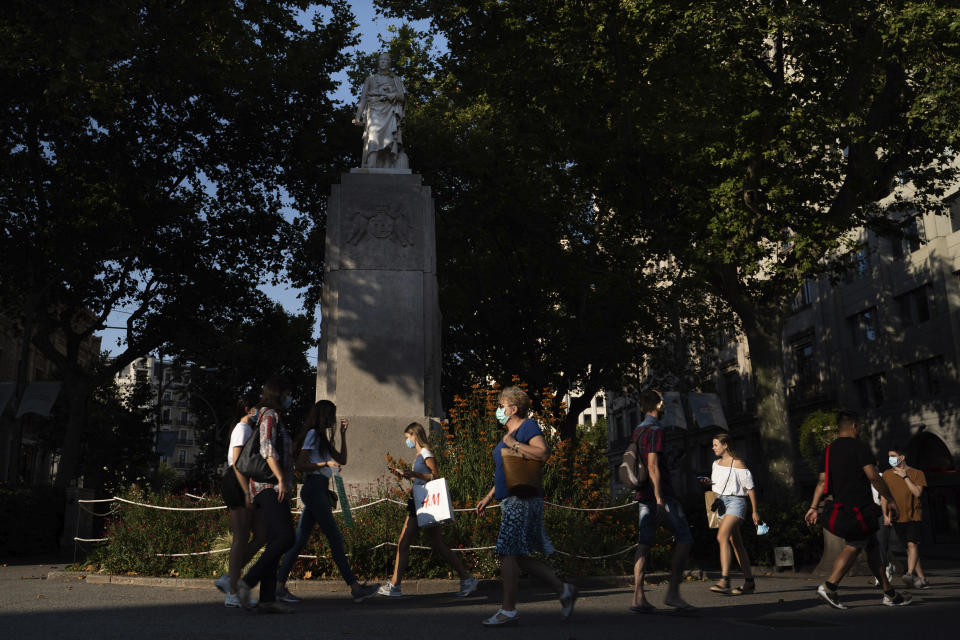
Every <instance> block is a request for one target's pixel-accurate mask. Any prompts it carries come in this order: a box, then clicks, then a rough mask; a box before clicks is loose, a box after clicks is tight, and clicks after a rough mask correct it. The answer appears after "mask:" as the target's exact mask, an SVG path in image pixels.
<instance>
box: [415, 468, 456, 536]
mask: <svg viewBox="0 0 960 640" xmlns="http://www.w3.org/2000/svg"><path fill="white" fill-rule="evenodd" d="M413 503H414V505H416V507H417V526H418V527H421V528H426V527H435V526H437V525H438V524H442V523H444V522H451V521H453V503H452V502H451V501H450V491H449V490H447V480H446V478H437V479H436V480H431V481H430V482H428V483H427V484H424V485H419V484H415V485H413Z"/></svg>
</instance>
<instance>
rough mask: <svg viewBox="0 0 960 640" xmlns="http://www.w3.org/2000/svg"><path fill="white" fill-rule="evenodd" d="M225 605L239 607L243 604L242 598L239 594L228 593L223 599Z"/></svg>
mask: <svg viewBox="0 0 960 640" xmlns="http://www.w3.org/2000/svg"><path fill="white" fill-rule="evenodd" d="M223 606H225V607H230V608H231V609H239V608H240V607H242V606H243V605H242V604H240V598H238V597H237V594H235V593H228V594H227V597H226V599H225V600H224V601H223Z"/></svg>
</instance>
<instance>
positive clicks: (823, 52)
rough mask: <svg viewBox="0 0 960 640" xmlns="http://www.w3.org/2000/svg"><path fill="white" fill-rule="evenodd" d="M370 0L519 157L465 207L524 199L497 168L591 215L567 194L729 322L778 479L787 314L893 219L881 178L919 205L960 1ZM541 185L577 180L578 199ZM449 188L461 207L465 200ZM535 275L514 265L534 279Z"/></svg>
mask: <svg viewBox="0 0 960 640" xmlns="http://www.w3.org/2000/svg"><path fill="white" fill-rule="evenodd" d="M378 4H379V5H381V6H382V7H383V8H384V10H386V11H387V12H390V13H393V14H395V15H402V16H405V17H407V18H411V19H429V20H430V21H431V28H432V30H433V31H435V32H437V33H440V34H442V35H443V36H444V38H445V40H446V42H447V47H448V50H447V53H446V54H445V55H443V56H441V57H440V58H439V64H440V67H441V73H442V77H443V78H444V79H445V82H446V86H447V90H445V91H444V93H443V98H444V100H445V101H446V103H447V104H449V105H452V106H451V107H449V108H451V109H453V110H455V112H456V113H457V114H460V115H461V116H462V117H463V118H464V119H467V120H469V121H470V122H469V124H467V125H465V127H464V128H465V129H466V130H468V131H481V132H486V133H487V134H488V135H487V136H485V139H486V140H487V142H488V144H489V145H490V146H491V147H493V148H495V149H496V150H497V152H501V151H502V149H505V152H504V156H505V157H506V158H507V159H509V158H510V157H511V153H510V150H511V146H515V147H516V148H517V151H516V153H515V156H516V157H517V158H524V159H525V160H526V162H521V163H520V164H519V166H517V165H513V164H510V163H509V161H507V162H504V163H502V164H492V163H488V164H487V165H486V166H484V167H483V169H482V176H483V178H484V179H489V180H490V181H491V182H498V183H499V184H497V187H498V189H497V191H496V193H495V194H490V193H489V192H484V191H482V190H481V191H480V192H479V194H481V195H482V196H483V199H482V200H480V198H478V200H480V203H478V205H477V207H476V208H480V207H482V206H484V205H489V206H498V205H502V204H504V201H507V202H519V203H523V204H527V202H526V201H524V200H523V199H522V197H521V199H519V200H516V199H513V198H510V197H509V196H508V195H507V193H508V192H506V191H504V189H506V188H507V187H508V186H509V182H513V183H514V184H513V187H514V189H513V191H511V192H509V193H510V194H511V195H513V194H514V193H518V194H520V195H521V196H523V195H528V196H529V199H530V200H535V201H536V202H537V203H541V204H543V205H544V206H545V207H546V208H549V209H550V210H551V211H554V212H556V211H558V209H557V208H556V206H549V205H546V202H547V200H546V196H545V194H549V195H551V196H553V195H560V196H561V197H559V198H557V201H562V202H566V203H567V204H566V206H565V207H563V209H564V210H566V211H569V212H572V213H573V214H574V217H575V216H576V215H577V214H580V218H579V219H578V220H576V221H575V222H574V224H580V225H584V224H586V221H588V220H590V219H591V215H590V214H589V211H590V210H587V211H586V213H585V212H584V209H583V207H580V208H579V211H578V207H576V206H573V204H572V203H574V202H579V203H583V202H585V198H586V195H587V194H590V195H591V196H592V198H593V203H594V206H593V207H592V209H591V210H592V211H593V212H595V215H594V216H593V217H607V218H609V220H610V223H609V224H610V226H609V232H608V233H606V234H604V235H603V240H602V242H599V241H598V242H597V243H596V244H595V245H594V246H596V247H597V248H598V253H599V249H600V248H601V247H602V248H603V249H605V250H609V247H611V246H615V243H616V242H618V241H619V242H622V243H627V242H630V241H632V240H633V239H637V238H642V239H644V240H645V241H646V242H644V243H642V245H641V244H637V245H636V246H637V247H638V248H639V249H640V250H639V251H636V252H635V254H634V259H635V260H637V261H638V262H640V261H642V260H643V259H645V258H646V257H649V256H659V257H661V258H663V259H670V260H676V262H677V264H678V265H679V266H680V267H681V268H682V269H683V270H684V271H685V272H688V273H690V274H693V275H695V276H696V277H697V280H698V285H699V286H700V287H701V288H702V289H703V291H705V292H708V293H710V294H712V295H714V296H716V297H717V298H718V299H720V300H722V301H723V303H724V304H725V305H727V306H728V307H729V308H730V309H731V310H732V311H733V313H735V314H736V317H737V320H738V322H739V326H740V328H741V329H742V331H743V332H744V334H745V336H746V339H747V342H748V347H749V351H750V361H751V367H752V370H753V377H754V381H755V384H756V395H757V398H758V418H759V429H760V434H761V436H762V443H763V447H764V455H765V459H766V460H767V462H768V466H769V472H770V476H771V479H772V480H774V481H775V482H776V484H778V485H779V486H791V485H792V482H793V477H794V473H793V460H794V456H793V450H792V449H793V444H792V434H791V431H790V428H789V424H790V423H789V417H788V407H787V403H786V384H785V378H784V370H783V352H782V345H781V340H782V327H783V323H784V319H785V317H786V315H787V314H788V313H789V310H790V303H791V302H792V300H793V297H794V295H795V294H796V292H797V290H798V289H799V288H800V286H801V285H802V284H803V282H804V281H805V280H806V279H808V278H811V277H816V276H818V275H820V274H824V273H828V272H832V271H833V270H834V269H836V268H837V263H838V261H836V260H833V259H832V256H837V255H841V254H843V253H845V252H846V251H848V250H850V249H853V248H856V247H855V246H853V245H852V244H851V242H850V237H851V236H850V235H849V234H850V232H852V231H855V230H857V229H859V228H862V227H869V228H874V229H877V230H878V231H880V232H881V233H887V234H895V233H898V232H899V231H900V226H901V223H902V225H906V224H908V222H909V221H908V220H905V219H901V218H897V217H896V216H895V215H894V216H892V215H891V211H889V210H884V209H882V208H881V207H880V206H879V205H878V202H879V201H880V200H881V199H883V198H884V197H886V196H888V195H889V194H890V193H891V192H892V190H893V189H894V187H895V186H896V184H897V182H898V180H899V181H902V180H905V179H909V180H911V181H912V183H913V185H914V186H915V187H916V192H915V194H914V195H913V197H912V199H911V200H910V201H906V200H904V199H903V198H899V197H898V198H896V204H895V207H896V209H897V210H898V211H901V212H902V211H909V210H917V211H923V210H927V209H929V208H931V207H936V206H938V198H939V196H940V195H942V193H943V187H944V185H945V183H946V182H947V181H949V180H950V179H951V178H952V177H953V176H952V172H951V169H950V168H949V166H950V159H951V154H952V153H953V152H952V151H951V150H952V149H956V145H957V131H958V127H957V125H958V123H960V112H958V110H960V106H958V105H960V100H958V99H957V98H958V95H957V93H958V91H960V83H958V82H957V80H958V78H960V64H958V53H960V49H958V47H960V45H958V40H957V38H956V33H957V30H958V25H960V14H958V9H957V3H955V2H937V1H932V0H931V1H921V2H909V3H903V2H876V1H869V2H868V1H866V0H863V1H851V2H845V3H814V2H792V1H787V0H775V1H772V2H759V1H758V2H742V1H733V0H707V1H704V2H697V3H690V2H685V1H684V2H681V1H667V2H653V1H651V0H636V1H632V2H621V1H598V2H573V1H570V2H553V1H550V2H548V1H545V0H544V1H537V0H533V1H524V2H519V1H517V2H511V1H507V2H495V1H492V0H490V1H479V2H469V3H468V2H462V3H449V2H440V1H439V0H412V1H409V2H408V1H406V0H404V1H401V0H382V1H381V2H379V3H378ZM477 135H478V136H479V135H480V134H479V133H477ZM457 142H463V140H458V141H457ZM480 149H485V147H483V146H481V147H480ZM459 153H460V154H461V155H455V156H453V157H446V158H444V159H445V160H446V161H447V162H448V164H449V165H452V166H455V167H459V166H461V164H468V163H469V164H473V163H474V160H475V158H474V155H476V154H477V152H476V151H475V150H474V149H472V148H461V149H460V151H459ZM492 155H494V154H491V156H492ZM548 184H550V185H566V184H569V185H575V187H576V190H577V191H578V192H579V198H578V199H569V198H567V197H566V195H567V194H566V193H563V192H561V191H559V190H555V191H550V190H546V189H545V187H546V185H548ZM457 186H460V185H457ZM462 186H464V187H471V188H472V187H473V186H474V185H473V184H469V183H468V184H464V185H462ZM464 191H465V192H466V193H463V194H460V196H459V197H460V199H461V200H469V199H470V198H471V197H473V192H472V191H470V190H469V189H464ZM491 195H493V196H494V197H499V198H500V199H499V200H497V199H491ZM455 206H458V207H459V206H462V205H460V203H457V204H456V205H455ZM506 211H518V209H514V208H508V209H506ZM526 215H527V213H526V211H523V213H522V214H518V215H514V216H510V215H505V216H504V217H505V218H506V219H505V220H504V221H502V222H503V227H502V228H504V229H513V230H516V229H518V228H519V229H521V230H522V231H526V229H525V228H524V227H523V226H522V225H524V224H525V222H526V220H527V218H526ZM561 217H562V218H563V219H564V220H567V219H569V218H568V217H567V216H561ZM891 220H893V222H892V223H891ZM518 225H520V226H519V227H518ZM463 233H464V234H468V235H471V239H473V238H476V240H477V241H478V244H479V245H480V247H474V246H471V247H470V252H469V254H470V256H471V257H472V256H479V257H482V256H483V252H487V253H488V254H492V253H493V250H492V249H491V247H496V246H497V245H496V243H495V242H494V241H493V240H494V239H493V238H492V237H490V236H492V235H495V234H496V231H495V230H492V229H491V228H490V227H489V226H487V225H484V228H483V229H479V230H476V232H475V233H474V231H473V230H464V231H463ZM542 233H543V230H542V228H539V227H538V228H537V229H536V234H542ZM505 235H506V234H505ZM514 237H515V238H516V239H515V240H514V242H517V243H518V244H520V243H526V242H528V241H529V236H528V235H525V234H523V233H520V234H515V236H514ZM532 253H534V252H532ZM624 255H627V254H626V253H625V254H624ZM479 257H478V258H477V259H479ZM497 257H498V256H495V255H491V260H492V261H494V262H495V261H496V260H497ZM537 258H540V256H537ZM524 266H527V265H526V264H524ZM501 268H505V267H501ZM545 271H546V270H545ZM554 273H560V272H559V271H554ZM621 273H624V274H628V275H632V274H629V270H624V271H622V272H621ZM542 276H543V273H542V272H541V273H538V272H537V271H536V269H516V270H515V271H514V272H513V273H511V277H513V278H522V279H526V280H527V283H526V284H525V285H523V286H525V287H527V288H528V289H532V290H540V288H541V286H542V284H543V283H545V282H548V280H547V279H545V278H543V277H542ZM506 282H508V283H510V284H509V285H508V286H511V287H512V286H513V281H512V280H511V279H510V278H507V279H506ZM619 292H622V293H625V294H626V295H630V293H631V291H630V289H629V287H628V286H623V287H622V288H621V289H620V290H619ZM613 293H614V297H615V296H616V293H617V292H616V291H615V292H613ZM665 293H666V295H668V296H669V295H671V294H670V293H669V292H665ZM477 302H478V303H482V304H483V306H484V307H487V306H490V305H489V302H490V300H488V299H483V298H480V299H479V300H477ZM498 302H504V303H506V299H505V298H504V297H500V298H499V299H498ZM478 306H479V305H478ZM497 306H498V307H499V306H500V304H498V305H497ZM481 312H482V311H479V310H478V313H481ZM550 338H552V336H551V335H550V334H541V339H542V340H544V341H549V339H550Z"/></svg>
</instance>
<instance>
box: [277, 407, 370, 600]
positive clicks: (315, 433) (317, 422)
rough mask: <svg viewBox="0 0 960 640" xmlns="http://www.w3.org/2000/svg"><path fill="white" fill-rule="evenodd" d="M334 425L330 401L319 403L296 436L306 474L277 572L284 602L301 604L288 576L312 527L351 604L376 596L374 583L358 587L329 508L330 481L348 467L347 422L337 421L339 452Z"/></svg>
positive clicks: (298, 465) (299, 459)
mask: <svg viewBox="0 0 960 640" xmlns="http://www.w3.org/2000/svg"><path fill="white" fill-rule="evenodd" d="M336 424H337V406H336V405H335V404H333V403H332V402H330V401H329V400H320V401H319V402H317V403H316V404H314V405H313V407H311V408H310V412H309V413H308V414H307V418H306V420H304V422H303V427H302V428H301V429H300V431H299V432H298V433H297V439H296V446H297V448H298V449H299V453H298V454H297V462H296V469H297V470H298V471H300V472H301V473H304V474H306V481H305V482H304V485H303V488H302V489H301V490H300V501H301V503H302V505H303V510H302V512H301V513H300V522H299V523H298V524H297V537H296V540H295V542H294V543H293V546H292V547H291V548H290V549H289V551H287V553H286V555H284V556H283V560H282V561H281V562H280V567H279V569H278V570H277V572H276V581H277V597H278V598H279V599H280V600H281V601H283V602H300V598H299V597H297V596H295V595H293V594H292V593H290V590H289V589H287V577H288V576H289V575H290V569H292V568H293V563H294V562H296V561H297V556H298V555H299V554H300V551H302V550H303V548H304V547H305V546H306V545H307V542H308V541H309V540H310V534H311V533H313V527H314V526H315V525H319V527H320V530H321V531H322V532H323V535H324V536H326V538H327V544H329V545H330V555H331V556H332V557H333V562H334V564H336V565H337V569H339V571H340V575H341V577H342V578H343V580H344V581H345V582H346V583H347V586H349V587H350V594H351V596H352V597H353V601H354V602H363V601H364V600H366V599H367V598H369V597H371V596H374V595H376V593H377V587H379V586H380V585H379V583H377V584H360V582H358V581H357V578H356V576H354V575H353V571H351V570H350V563H349V561H348V560H347V555H346V553H345V552H344V550H343V536H342V535H340V529H339V528H338V527H337V521H336V520H334V518H333V509H332V507H331V506H330V494H331V493H332V492H331V491H330V479H331V478H332V477H333V474H334V473H336V472H337V471H339V470H340V467H342V466H343V465H345V464H347V427H348V426H349V422H348V421H347V420H346V419H345V418H344V419H343V420H341V421H340V449H339V450H337V449H336V448H335V447H334V446H333V443H332V442H330V439H329V438H328V437H327V433H328V432H330V431H332V430H333V428H334V427H335V426H336Z"/></svg>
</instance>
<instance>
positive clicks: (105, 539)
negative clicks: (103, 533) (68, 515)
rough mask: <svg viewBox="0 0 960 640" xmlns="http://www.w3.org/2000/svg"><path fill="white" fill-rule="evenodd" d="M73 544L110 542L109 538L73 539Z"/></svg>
mask: <svg viewBox="0 0 960 640" xmlns="http://www.w3.org/2000/svg"><path fill="white" fill-rule="evenodd" d="M73 541H74V542H110V538H74V539H73Z"/></svg>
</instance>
